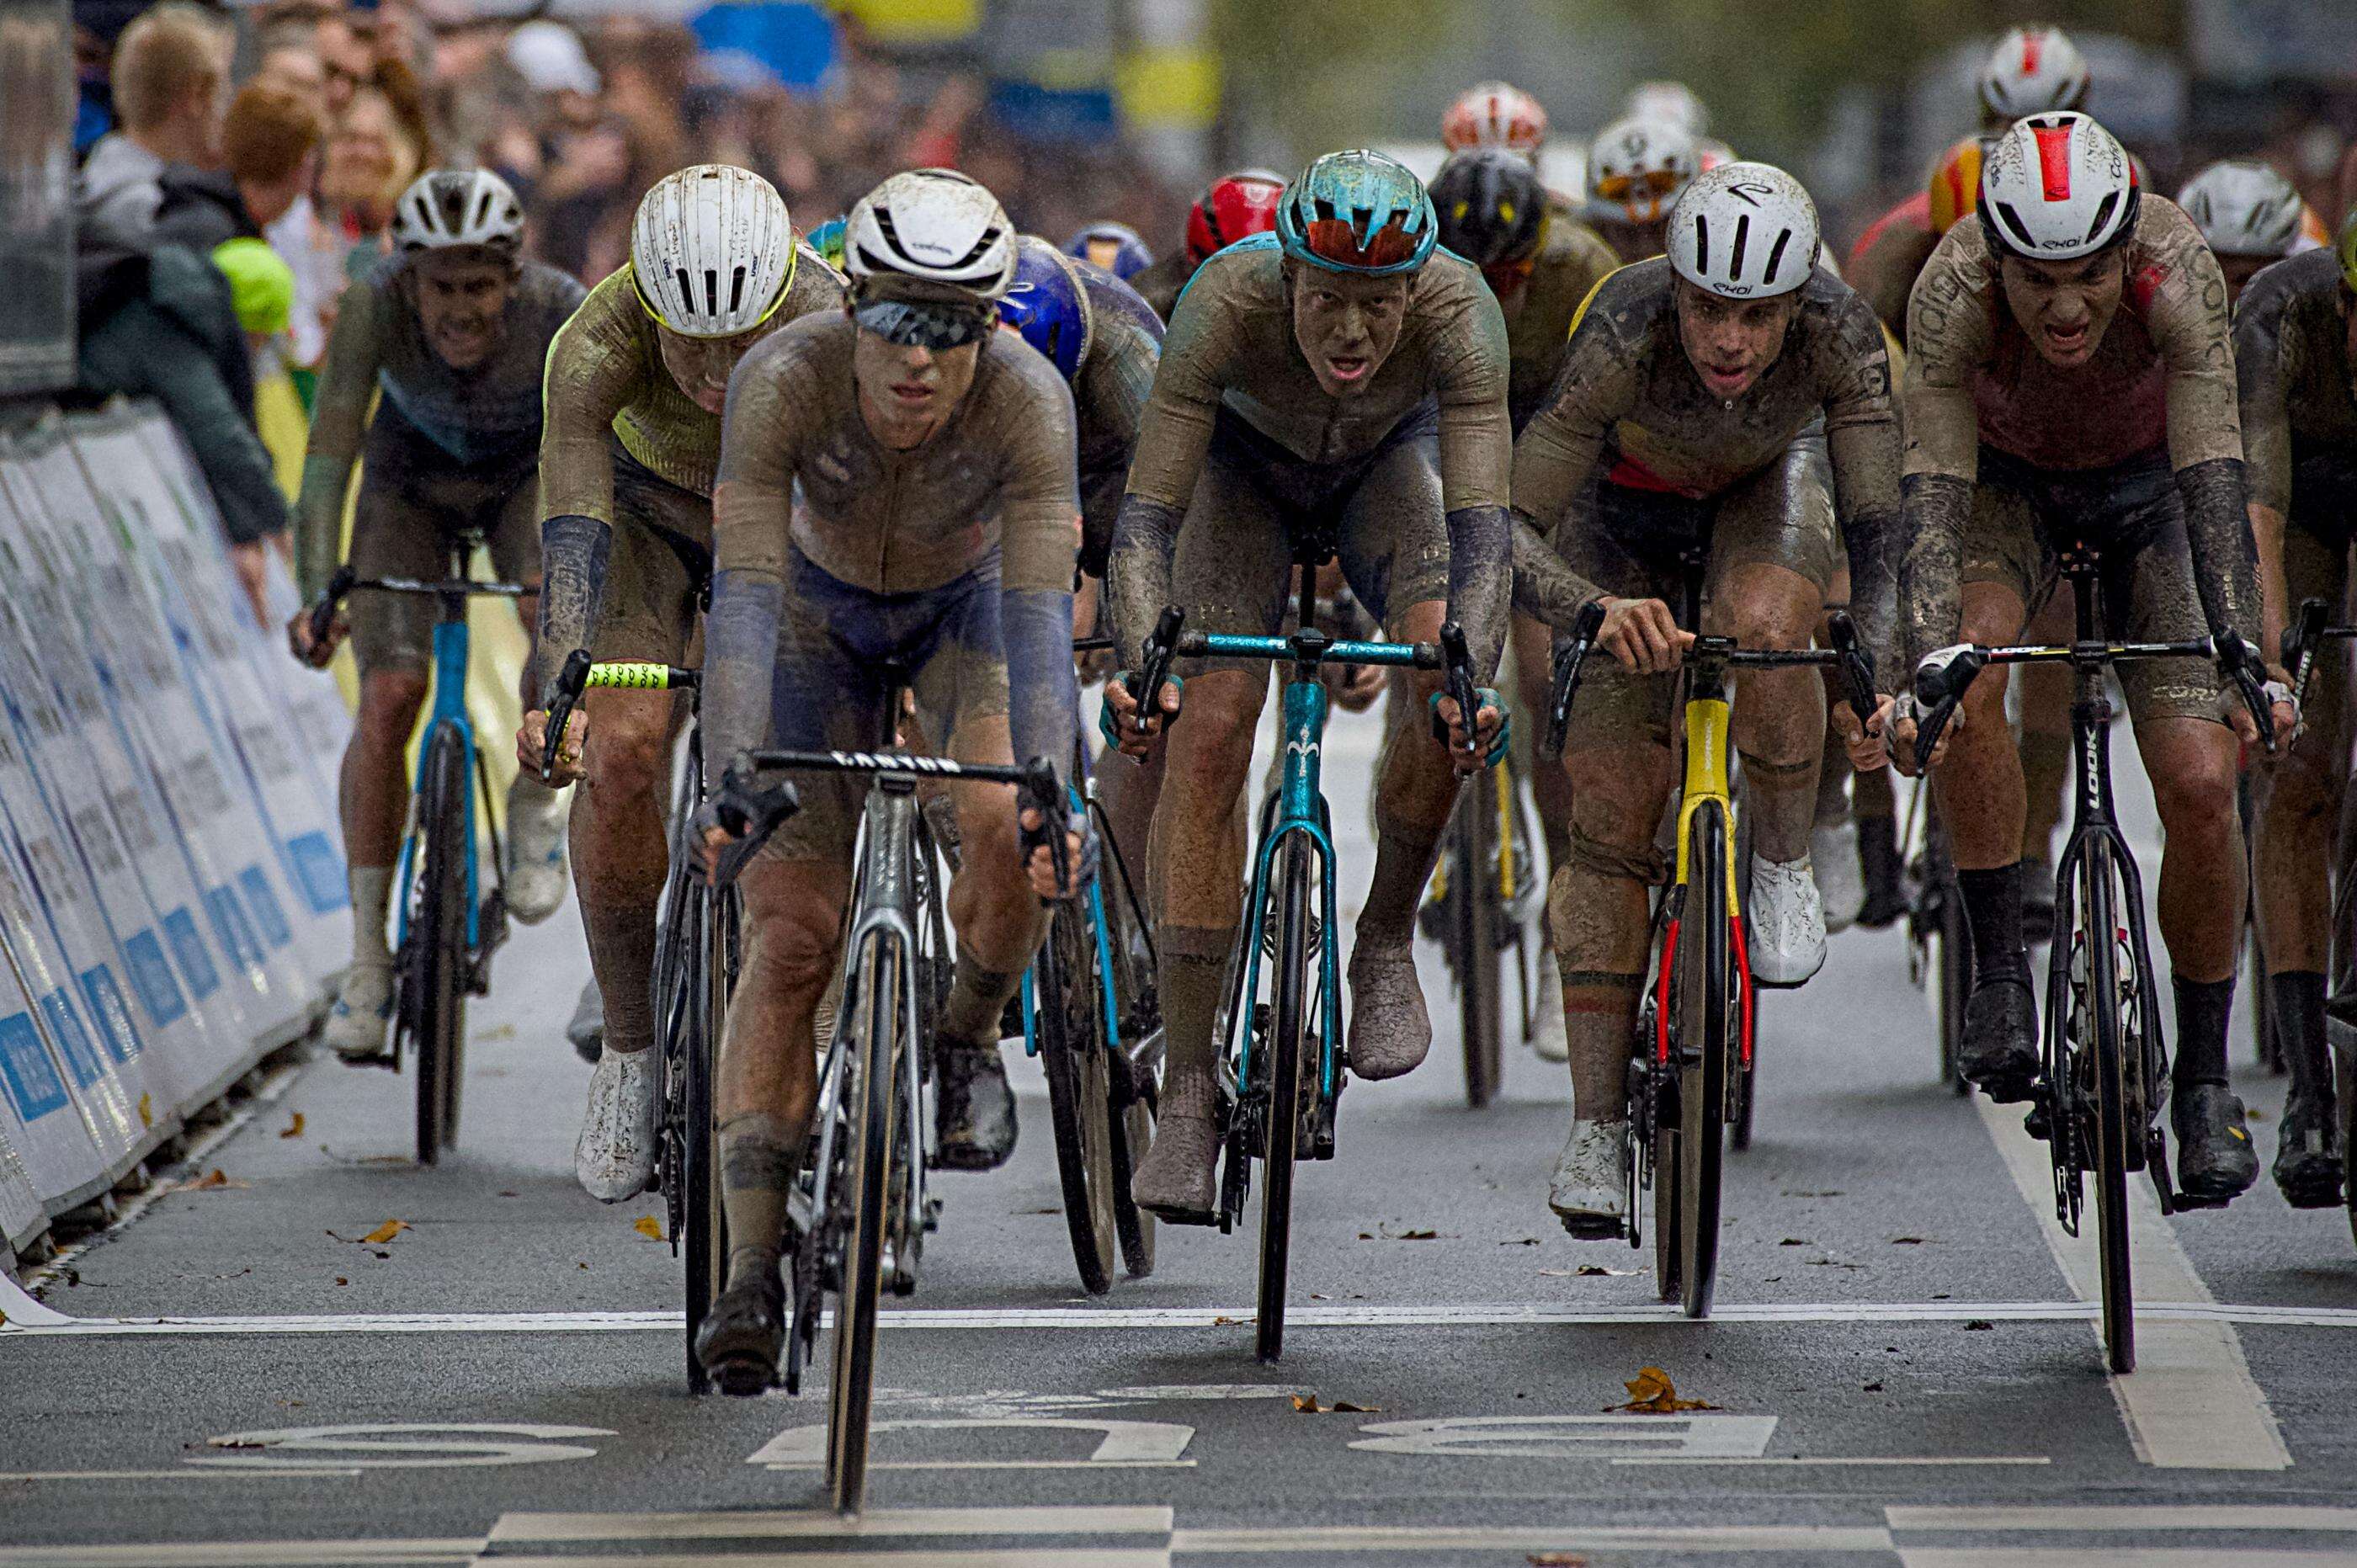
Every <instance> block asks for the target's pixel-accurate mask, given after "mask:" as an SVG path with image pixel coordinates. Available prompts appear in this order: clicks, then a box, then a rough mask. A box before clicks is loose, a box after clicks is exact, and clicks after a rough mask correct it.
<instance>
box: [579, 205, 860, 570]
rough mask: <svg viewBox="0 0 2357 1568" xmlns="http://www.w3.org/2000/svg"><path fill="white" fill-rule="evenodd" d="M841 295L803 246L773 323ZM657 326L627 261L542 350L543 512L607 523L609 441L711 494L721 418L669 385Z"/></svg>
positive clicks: (836, 306)
mask: <svg viewBox="0 0 2357 1568" xmlns="http://www.w3.org/2000/svg"><path fill="white" fill-rule="evenodd" d="M843 293H844V291H843V280H842V279H841V278H840V277H838V276H837V275H836V274H835V273H834V269H833V268H831V267H829V266H828V265H826V263H824V261H823V260H822V259H821V258H820V257H819V254H818V252H815V251H813V250H811V249H810V248H809V247H808V246H804V247H803V248H802V256H801V258H800V263H799V264H798V265H796V266H795V268H794V278H793V283H792V285H791V287H789V288H788V289H787V291H786V297H785V300H784V302H783V303H781V304H780V306H778V308H777V312H776V314H775V315H773V316H771V317H770V320H771V321H773V322H775V323H777V324H779V325H780V326H782V325H783V324H785V323H786V322H789V321H792V320H795V319H797V318H799V317H804V316H808V315H810V314H812V313H813V312H814V311H840V310H841V309H842V308H843ZM659 330H660V328H657V327H656V325H655V319H654V317H652V316H651V315H649V314H648V312H647V307H646V305H645V304H644V302H642V301H641V300H640V298H639V290H638V285H637V284H636V283H635V282H634V281H633V280H632V277H631V275H630V267H629V266H627V265H625V266H624V267H623V268H622V269H621V270H620V271H619V272H617V273H615V274H613V275H611V276H610V277H608V278H607V279H606V281H605V282H603V283H601V284H599V285H597V287H596V288H594V289H591V290H590V291H589V297H588V299H587V301H586V302H585V303H584V304H583V305H582V306H581V310H580V313H579V314H578V315H576V316H575V317H574V318H573V319H572V320H571V321H570V322H568V323H566V324H565V330H564V331H562V332H560V333H558V334H557V337H556V342H555V344H554V347H553V348H552V349H550V350H549V354H548V382H547V385H548V436H547V440H546V441H545V443H544V446H543V450H542V454H541V456H542V458H543V461H542V465H541V469H542V473H543V476H544V479H543V489H542V506H541V510H542V515H543V516H545V517H565V516H573V517H587V518H594V519H596V520H597V521H599V522H604V523H611V522H612V521H614V465H613V459H612V457H611V456H609V445H608V444H609V442H612V441H619V443H620V444H621V447H622V450H623V451H625V452H628V453H629V454H630V456H631V458H632V459H633V460H634V461H636V462H637V463H639V464H640V466H641V467H645V468H646V469H648V470H649V471H650V472H651V473H652V474H654V475H655V477H656V478H661V479H662V480H664V481H666V482H667V483H669V484H672V485H675V486H677V487H678V488H679V489H683V490H693V491H694V492H695V493H696V494H698V495H710V494H711V493H712V481H713V475H714V473H715V471H716V469H717V468H718V467H719V463H720V416H719V415H718V414H716V413H705V411H704V409H703V408H702V407H700V406H699V405H698V404H697V403H695V401H694V399H693V398H690V397H689V396H688V395H687V394H686V393H685V392H682V391H680V389H679V386H678V383H676V382H675V381H673V380H672V378H671V372H670V371H667V370H665V369H664V368H663V362H662V344H661V342H660V340H659V338H658V336H657V334H658V332H659ZM697 542H698V543H703V542H705V539H702V538H699V539H698V540H697Z"/></svg>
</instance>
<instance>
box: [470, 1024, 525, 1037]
mask: <svg viewBox="0 0 2357 1568" xmlns="http://www.w3.org/2000/svg"><path fill="white" fill-rule="evenodd" d="M475 1038H477V1039H479V1040H512V1039H514V1038H515V1026H514V1025H513V1024H494V1025H492V1026H490V1028H488V1029H478V1030H476V1031H475Z"/></svg>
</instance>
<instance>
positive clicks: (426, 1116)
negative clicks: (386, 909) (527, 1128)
mask: <svg viewBox="0 0 2357 1568" xmlns="http://www.w3.org/2000/svg"><path fill="white" fill-rule="evenodd" d="M418 779H419V784H418V819H417V820H418V823H419V827H420V832H419V835H418V839H419V842H418V846H417V852H416V854H415V857H414V861H413V863H412V870H411V875H413V876H414V877H415V878H416V893H415V896H414V909H415V913H414V916H413V918H412V919H411V921H410V927H409V941H408V943H407V947H408V950H409V951H408V954H407V957H408V960H409V961H408V963H406V964H405V965H404V969H405V970H406V974H405V975H404V979H405V981H406V982H407V983H409V984H410V985H411V986H412V987H414V990H413V993H412V996H411V999H410V1005H411V1007H412V1009H413V1011H412V1012H411V1014H410V1016H411V1017H412V1019H413V1020H414V1026H415V1031H416V1032H415V1035H414V1037H413V1041H412V1043H413V1044H414V1047H416V1056H417V1086H416V1087H417V1163H418V1164H419V1165H435V1164H437V1163H438V1162H439V1161H440V1159H441V1157H442V1151H443V1150H445V1149H447V1148H450V1147H453V1146H454V1145H455V1144H457V1135H458V1127H457V1122H458V1087H459V1085H458V1080H459V1079H460V1078H461V1077H462V1076H463V1073H464V1067H465V1064H464V1061H463V1059H462V1053H463V1050H464V1048H465V1042H466V1036H467V984H466V972H467V880H466V879H467V861H466V850H465V842H466V840H465V835H466V831H467V830H466V821H467V816H466V812H467V746H466V742H465V740H464V739H463V738H462V737H461V736H460V735H459V733H458V731H457V727H456V726H455V725H448V724H444V725H438V726H436V729H435V731H434V735H433V738H432V740H431V741H430V742H429V744H428V745H427V746H426V749H425V765H424V766H423V767H422V768H419V770H418Z"/></svg>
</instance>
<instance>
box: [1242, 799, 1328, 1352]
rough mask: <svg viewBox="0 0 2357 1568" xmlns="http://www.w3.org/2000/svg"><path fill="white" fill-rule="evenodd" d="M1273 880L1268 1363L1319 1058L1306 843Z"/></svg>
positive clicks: (1265, 1250)
mask: <svg viewBox="0 0 2357 1568" xmlns="http://www.w3.org/2000/svg"><path fill="white" fill-rule="evenodd" d="M1282 858H1283V861H1284V869H1283V871H1282V873H1281V874H1280V875H1279V877H1278V881H1277V888H1278V892H1277V900H1278V902H1277V922H1278V936H1277V964H1276V1007H1275V1018H1274V1020H1273V1027H1272V1028H1271V1029H1270V1030H1269V1033H1268V1036H1267V1039H1266V1041H1265V1044H1266V1046H1267V1049H1266V1050H1265V1051H1264V1052H1263V1053H1262V1057H1261V1059H1262V1063H1263V1065H1264V1070H1265V1072H1266V1074H1267V1077H1266V1079H1265V1081H1266V1083H1267V1087H1268V1095H1267V1101H1266V1103H1267V1106H1268V1112H1267V1116H1268V1119H1267V1125H1266V1126H1265V1128H1264V1129H1263V1137H1264V1139H1265V1142H1264V1144H1263V1147H1262V1155H1261V1165H1262V1168H1261V1192H1260V1298H1259V1302H1258V1305H1257V1309H1256V1316H1255V1325H1256V1327H1257V1333H1256V1335H1255V1343H1254V1351H1255V1353H1256V1354H1257V1355H1258V1356H1259V1358H1260V1359H1262V1360H1264V1361H1274V1360H1275V1359H1277V1358H1278V1356H1280V1355H1281V1354H1283V1352H1284V1349H1285V1283H1286V1265H1287V1256H1288V1253H1289V1252H1290V1251H1291V1248H1292V1240H1293V1169H1294V1165H1293V1162H1294V1157H1295V1151H1296V1149H1297V1147H1298V1144H1299V1140H1300V1133H1301V1091H1302V1082H1301V1079H1302V1074H1303V1072H1304V1071H1305V1070H1307V1069H1306V1068H1305V1064H1307V1063H1310V1062H1314V1061H1317V1060H1318V1059H1319V1058H1320V1057H1321V1056H1322V1055H1323V1053H1322V1052H1319V1051H1316V1050H1313V1049H1311V1048H1310V1042H1309V1040H1308V1037H1307V1036H1308V1032H1309V1029H1310V1027H1311V1020H1312V1014H1313V998H1315V997H1316V996H1317V994H1318V972H1319V971H1318V950H1317V948H1316V946H1315V944H1314V943H1312V941H1311V940H1310V937H1309V905H1310V877H1311V867H1310V864H1309V845H1308V841H1307V839H1306V838H1305V837H1304V836H1303V835H1302V834H1300V833H1295V834H1293V835H1291V836H1290V838H1288V840H1287V841H1286V846H1285V848H1284V850H1283V852H1282Z"/></svg>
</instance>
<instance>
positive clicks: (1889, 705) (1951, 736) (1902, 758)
mask: <svg viewBox="0 0 2357 1568" xmlns="http://www.w3.org/2000/svg"><path fill="white" fill-rule="evenodd" d="M1921 716H1922V715H1921V714H1920V713H1918V712H1917V709H1916V704H1915V702H1914V700H1913V699H1912V698H1909V699H1905V700H1901V701H1897V702H1894V700H1893V699H1891V698H1889V697H1885V698H1883V699H1882V706H1881V707H1880V708H1879V709H1878V710H1877V711H1876V713H1875V715H1874V721H1875V733H1876V734H1878V735H1880V736H1882V737H1883V746H1884V747H1885V749H1886V750H1887V751H1888V752H1889V757H1890V762H1891V765H1892V766H1893V767H1895V768H1898V769H1899V771H1900V773H1902V774H1904V775H1905V776H1906V777H1908V778H1910V779H1912V778H1914V777H1915V776H1916V775H1917V774H1918V773H1920V772H1921V771H1922V769H1921V768H1917V767H1916V766H1915V736H1916V734H1917V732H1918V731H1919V730H1920V729H1921V723H1920V720H1921ZM1963 728H1964V705H1963V704H1962V703H1958V704H1957V706H1956V708H1955V710H1954V711H1953V713H1951V714H1949V715H1948V722H1947V723H1946V724H1944V725H1942V726H1941V727H1940V738H1939V739H1938V740H1937V741H1935V742H1933V743H1932V757H1931V766H1932V767H1933V768H1937V767H1938V766H1940V764H1941V763H1942V762H1943V761H1944V760H1946V758H1947V755H1948V747H1949V746H1951V745H1952V744H1953V743H1954V741H1955V738H1956V736H1957V733H1958V732H1959V731H1961V730H1962V729H1963Z"/></svg>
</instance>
